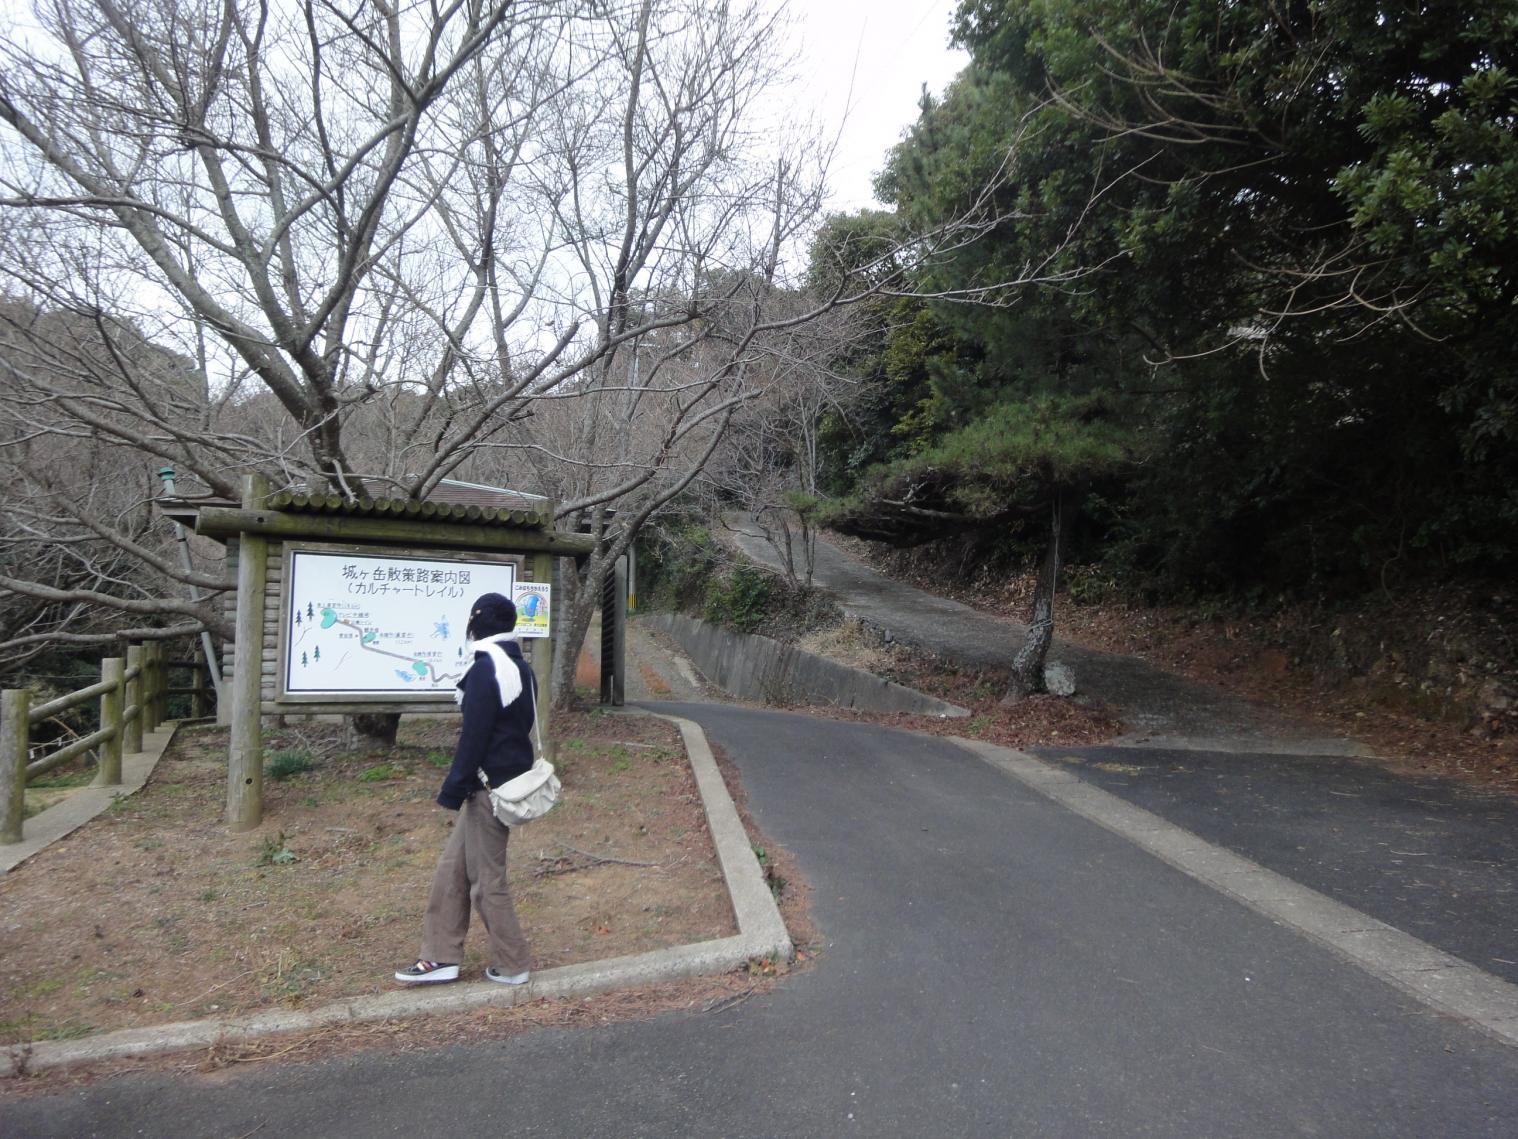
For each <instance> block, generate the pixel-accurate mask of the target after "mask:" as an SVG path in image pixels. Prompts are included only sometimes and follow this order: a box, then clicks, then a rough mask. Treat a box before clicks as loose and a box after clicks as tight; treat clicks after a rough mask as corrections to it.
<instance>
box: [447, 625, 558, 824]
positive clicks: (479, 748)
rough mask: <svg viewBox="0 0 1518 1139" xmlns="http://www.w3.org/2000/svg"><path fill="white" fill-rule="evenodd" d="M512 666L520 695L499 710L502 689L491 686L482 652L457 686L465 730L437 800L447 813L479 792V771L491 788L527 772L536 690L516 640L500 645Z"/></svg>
mask: <svg viewBox="0 0 1518 1139" xmlns="http://www.w3.org/2000/svg"><path fill="white" fill-rule="evenodd" d="M501 648H502V649H504V650H505V652H506V656H507V658H508V660H509V662H510V663H511V664H512V665H515V666H516V668H517V670H518V671H519V672H520V673H521V674H522V694H521V695H520V696H518V697H517V698H516V699H515V700H513V701H512V702H511V703H510V704H508V705H507V706H506V707H504V708H502V707H501V690H500V689H499V688H498V687H497V686H496V679H495V666H494V665H493V664H492V663H491V660H490V657H489V656H488V655H487V654H486V653H482V652H477V653H475V654H474V664H473V665H471V666H470V669H469V671H468V672H467V673H465V674H464V679H463V680H462V681H460V682H459V687H460V688H462V689H463V690H464V701H463V709H464V726H463V727H462V728H461V729H460V730H459V746H458V747H457V748H456V749H454V753H453V766H452V767H451V768H449V769H448V778H447V779H445V780H443V789H442V790H441V791H439V792H438V797H437V801H438V803H439V804H440V805H442V806H444V807H447V808H448V809H449V810H450V811H456V810H458V809H459V808H460V807H462V806H463V805H464V800H465V799H467V798H469V796H471V795H473V794H474V793H475V792H476V791H478V790H480V789H481V787H480V776H479V770H480V768H484V769H485V775H486V776H487V777H488V778H489V780H490V785H491V786H492V787H499V786H500V785H501V784H502V783H504V782H506V780H508V779H511V778H513V777H515V776H518V775H521V774H522V773H523V772H525V771H527V770H528V769H529V768H530V767H532V761H533V749H532V739H531V737H530V736H529V734H528V733H530V732H531V730H532V714H533V700H534V696H535V694H536V692H537V689H538V681H537V677H535V676H533V674H532V666H531V665H529V664H528V663H527V661H526V660H525V659H523V657H522V649H521V646H520V645H518V644H517V643H516V642H515V641H506V642H504V643H503V644H502V645H501Z"/></svg>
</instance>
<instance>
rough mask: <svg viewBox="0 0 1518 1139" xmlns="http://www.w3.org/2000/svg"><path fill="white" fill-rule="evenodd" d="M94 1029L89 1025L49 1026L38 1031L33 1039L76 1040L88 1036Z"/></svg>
mask: <svg viewBox="0 0 1518 1139" xmlns="http://www.w3.org/2000/svg"><path fill="white" fill-rule="evenodd" d="M94 1031H95V1028H94V1026H93V1025H89V1024H50V1025H48V1026H47V1027H46V1028H42V1029H39V1030H38V1031H37V1034H36V1036H35V1037H34V1039H36V1040H78V1039H79V1038H80V1037H81V1036H88V1035H89V1034H90V1033H92V1032H94Z"/></svg>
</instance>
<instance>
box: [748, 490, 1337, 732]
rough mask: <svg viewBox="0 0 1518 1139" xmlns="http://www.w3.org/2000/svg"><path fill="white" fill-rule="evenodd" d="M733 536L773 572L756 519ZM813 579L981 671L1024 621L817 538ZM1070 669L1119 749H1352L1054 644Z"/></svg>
mask: <svg viewBox="0 0 1518 1139" xmlns="http://www.w3.org/2000/svg"><path fill="white" fill-rule="evenodd" d="M728 523H729V526H730V529H729V531H728V534H729V536H730V537H731V538H732V540H733V542H734V544H735V545H736V546H737V547H738V548H739V549H740V550H741V551H742V552H743V553H744V554H745V555H747V556H748V557H750V558H752V559H753V560H754V561H756V562H759V563H760V564H761V565H767V566H770V567H772V568H776V569H779V568H781V567H782V565H783V562H782V559H781V557H780V554H779V553H778V551H777V550H776V549H775V547H774V546H773V545H771V544H770V542H769V541H768V540H767V539H766V538H765V536H764V533H763V531H762V530H761V529H760V528H759V527H758V526H756V525H755V524H754V523H752V522H749V521H745V520H744V519H742V518H739V517H736V516H733V517H729V519H728ZM815 580H816V583H817V584H818V585H820V586H822V587H823V588H825V589H827V590H829V591H831V592H832V593H833V594H834V595H835V596H836V597H837V598H838V603H839V605H840V606H841V607H842V609H843V611H844V612H845V613H846V614H847V615H848V616H850V617H853V618H855V619H857V620H860V621H862V622H864V623H865V624H867V625H870V626H871V627H873V628H875V629H878V630H880V631H881V632H883V633H889V634H890V635H891V636H892V637H893V638H894V639H895V640H898V641H902V642H904V643H906V644H912V645H918V646H920V647H922V648H926V649H929V650H930V651H932V652H935V653H938V654H939V655H941V656H944V657H948V658H950V659H954V660H959V661H963V662H965V663H966V664H970V665H974V666H981V667H997V668H1006V667H1009V666H1010V665H1011V663H1012V657H1013V656H1014V655H1015V654H1016V652H1017V649H1018V647H1019V646H1020V645H1021V643H1022V639H1023V637H1024V636H1025V635H1026V634H1027V626H1026V625H1021V624H1018V623H1017V622H1014V621H1008V620H1004V619H1002V618H999V617H993V616H990V615H988V614H985V613H981V612H979V611H977V610H975V609H971V608H970V607H969V606H968V605H962V604H960V603H959V602H957V601H951V600H950V599H949V598H947V597H941V596H937V595H935V594H931V593H925V592H924V591H922V590H920V589H916V588H914V587H913V586H910V585H905V584H903V583H901V582H898V581H893V580H891V579H890V578H888V577H885V576H883V575H881V574H878V573H876V572H875V571H874V570H872V569H870V568H869V567H867V566H864V565H862V564H861V563H860V562H858V561H857V560H855V559H854V558H852V557H850V556H849V555H848V554H846V553H844V552H843V551H842V550H840V549H839V548H838V547H836V546H834V545H832V544H830V543H829V542H827V541H826V540H821V539H820V540H819V541H818V542H817V564H816V571H815ZM1049 659H1050V660H1059V661H1063V662H1064V663H1066V664H1068V665H1070V666H1071V667H1072V668H1073V669H1074V670H1075V675H1076V680H1077V683H1078V684H1079V686H1080V693H1081V695H1083V696H1085V697H1089V698H1091V699H1094V700H1098V701H1101V702H1102V703H1104V704H1106V705H1108V706H1109V707H1111V708H1114V709H1115V710H1116V711H1117V712H1118V713H1119V714H1120V715H1121V716H1122V717H1123V720H1124V722H1125V724H1126V725H1127V728H1128V731H1127V733H1126V734H1125V735H1124V736H1123V737H1122V738H1121V739H1119V740H1118V741H1116V742H1117V743H1118V744H1119V745H1120V746H1121V745H1133V746H1144V747H1185V748H1204V749H1214V750H1224V751H1232V752H1273V753H1277V754H1281V753H1295V754H1302V755H1356V754H1363V753H1364V752H1365V748H1364V747H1363V746H1362V745H1361V744H1359V743H1358V742H1357V741H1355V740H1351V739H1346V738H1343V737H1337V736H1325V735H1324V733H1323V731H1322V729H1321V728H1319V727H1317V726H1316V725H1312V724H1307V723H1304V722H1302V721H1300V720H1296V719H1293V718H1292V717H1290V716H1288V715H1286V714H1284V713H1282V712H1280V711H1278V710H1276V709H1272V708H1267V707H1264V706H1262V705H1259V704H1254V703H1251V702H1249V701H1247V700H1243V699H1241V698H1240V697H1237V696H1234V695H1232V694H1231V693H1228V692H1224V691H1222V690H1220V689H1216V688H1211V687H1208V686H1206V685H1202V684H1197V683H1195V682H1193V681H1189V680H1186V679H1184V678H1182V677H1179V676H1176V675H1174V674H1172V673H1168V672H1165V671H1163V670H1161V669H1158V668H1155V667H1154V666H1152V665H1149V664H1146V663H1144V662H1143V661H1141V660H1138V659H1136V658H1134V657H1127V656H1117V655H1114V654H1112V653H1103V652H1097V651H1096V650H1094V649H1087V648H1082V647H1081V646H1079V645H1073V644H1070V643H1069V642H1068V641H1063V640H1056V641H1055V644H1054V647H1053V648H1052V649H1051V651H1050V654H1049Z"/></svg>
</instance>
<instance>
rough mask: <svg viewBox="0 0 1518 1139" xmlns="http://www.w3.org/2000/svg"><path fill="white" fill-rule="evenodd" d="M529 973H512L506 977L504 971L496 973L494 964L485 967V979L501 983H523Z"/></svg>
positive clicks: (525, 981)
mask: <svg viewBox="0 0 1518 1139" xmlns="http://www.w3.org/2000/svg"><path fill="white" fill-rule="evenodd" d="M531 975H532V974H530V973H513V974H512V975H511V976H509V977H508V976H507V975H506V974H505V973H497V972H496V971H495V966H494V965H490V966H487V967H486V969H485V980H487V981H495V982H496V983H497V984H501V985H525V984H526V983H527V978H528V977H530V976H531Z"/></svg>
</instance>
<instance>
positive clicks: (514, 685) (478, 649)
mask: <svg viewBox="0 0 1518 1139" xmlns="http://www.w3.org/2000/svg"><path fill="white" fill-rule="evenodd" d="M516 639H517V635H516V634H515V633H497V634H496V635H495V636H493V637H486V638H485V639H484V640H482V641H470V642H469V651H470V652H471V653H484V654H485V655H486V656H488V657H489V658H490V663H491V665H492V666H494V668H495V683H496V687H497V688H499V689H500V690H501V707H502V708H504V707H506V706H507V705H508V704H510V703H511V702H512V701H513V700H515V699H516V698H517V697H518V696H520V695H521V694H522V673H521V670H520V669H518V668H517V666H516V665H515V664H513V663H512V662H511V658H510V657H509V656H507V655H506V650H505V649H503V648H501V646H502V645H503V644H505V643H506V642H507V641H514V640H516ZM453 701H454V703H455V704H460V705H461V704H463V703H464V690H463V689H462V688H455V689H454V690H453Z"/></svg>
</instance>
